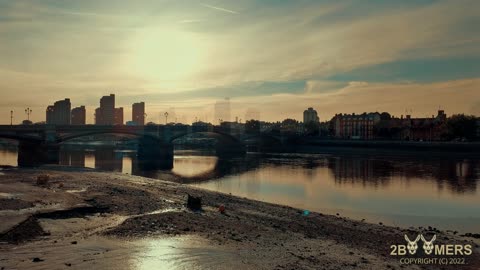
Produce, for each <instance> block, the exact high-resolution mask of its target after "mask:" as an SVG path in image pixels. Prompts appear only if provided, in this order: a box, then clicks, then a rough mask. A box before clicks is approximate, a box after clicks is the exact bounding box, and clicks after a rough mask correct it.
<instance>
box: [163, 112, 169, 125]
mask: <svg viewBox="0 0 480 270" xmlns="http://www.w3.org/2000/svg"><path fill="white" fill-rule="evenodd" d="M163 115H165V125H166V124H167V123H168V112H165V113H164V114H163Z"/></svg>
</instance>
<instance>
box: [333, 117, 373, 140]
mask: <svg viewBox="0 0 480 270" xmlns="http://www.w3.org/2000/svg"><path fill="white" fill-rule="evenodd" d="M332 122H333V131H334V136H335V137H336V138H342V139H362V140H370V139H373V138H374V137H375V136H374V130H373V128H374V126H375V125H376V124H377V123H378V122H380V114H379V113H363V114H336V115H335V116H334V117H333V119H332Z"/></svg>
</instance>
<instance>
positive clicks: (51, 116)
mask: <svg viewBox="0 0 480 270" xmlns="http://www.w3.org/2000/svg"><path fill="white" fill-rule="evenodd" d="M46 113H47V117H46V121H47V124H49V125H52V124H53V122H54V117H55V116H54V111H53V105H50V106H48V107H47V112H46Z"/></svg>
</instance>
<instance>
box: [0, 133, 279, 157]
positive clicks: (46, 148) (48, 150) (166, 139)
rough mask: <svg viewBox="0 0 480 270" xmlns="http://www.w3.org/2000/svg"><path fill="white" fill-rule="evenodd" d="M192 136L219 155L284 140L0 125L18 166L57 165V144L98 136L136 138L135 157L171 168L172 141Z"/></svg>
mask: <svg viewBox="0 0 480 270" xmlns="http://www.w3.org/2000/svg"><path fill="white" fill-rule="evenodd" d="M193 133H205V134H206V135H207V136H208V137H210V138H215V139H216V140H217V144H216V151H217V154H219V155H232V154H242V153H245V152H246V147H245V142H246V141H249V140H252V139H256V140H257V141H258V140H259V139H260V141H268V143H267V144H282V143H283V138H281V137H275V136H270V135H266V134H257V135H248V134H244V133H239V132H232V130H229V129H228V128H225V127H222V126H206V125H205V126H196V125H193V126H191V125H152V126H100V125H13V126H10V125H0V138H5V139H11V140H16V141H18V142H19V151H18V153H19V157H18V163H19V165H22V164H23V165H27V164H33V165H36V164H42V163H57V162H58V150H59V147H60V144H61V143H63V142H66V141H69V140H73V139H76V138H81V137H86V136H93V135H99V134H121V135H125V136H133V137H137V138H139V149H138V156H139V159H141V160H146V161H151V162H155V163H160V164H158V166H159V167H169V166H173V141H174V140H175V139H178V138H181V137H183V136H186V135H189V134H193Z"/></svg>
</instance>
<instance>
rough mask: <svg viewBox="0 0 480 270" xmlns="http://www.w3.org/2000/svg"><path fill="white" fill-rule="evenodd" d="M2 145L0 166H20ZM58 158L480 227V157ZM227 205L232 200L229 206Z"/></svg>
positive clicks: (362, 211) (181, 153)
mask: <svg viewBox="0 0 480 270" xmlns="http://www.w3.org/2000/svg"><path fill="white" fill-rule="evenodd" d="M16 159H17V152H16V149H15V148H14V147H0V165H12V166H16V165H17V160H16ZM60 164H62V165H67V166H76V167H88V168H96V169H100V170H105V171H115V172H122V173H128V174H134V175H141V176H146V177H150V178H158V179H167V180H172V181H180V182H184V183H188V184H190V185H194V186H197V187H200V188H205V189H209V190H214V191H219V192H224V193H231V194H233V195H237V196H241V197H246V198H249V199H255V200H261V201H265V202H271V203H278V204H283V205H288V206H292V207H296V208H300V209H305V210H310V211H318V212H322V213H327V214H334V215H336V214H338V215H340V216H345V217H350V218H353V219H358V220H361V219H365V220H366V221H367V222H375V223H378V222H382V223H383V224H388V225H392V226H401V227H411V226H414V227H418V226H432V227H436V228H439V229H449V230H457V231H460V232H474V233H478V232H480V191H479V188H478V186H479V184H480V158H478V157H464V156H463V155H461V154H460V155H451V154H421V155H419V154H418V153H404V152H402V153H396V152H393V153H388V152H382V153H377V152H375V151H368V152H364V151H359V150H352V151H325V152H322V151H319V153H303V154H300V153H282V154H257V153H248V154H247V155H246V156H244V157H238V158H233V159H228V160H224V159H220V158H218V157H217V156H215V154H214V153H211V152H208V151H207V152H206V151H187V150H176V151H175V158H174V168H173V169H171V170H147V169H145V168H143V167H142V166H141V164H139V162H138V161H137V159H136V153H135V151H128V150H115V149H113V148H108V147H83V148H81V149H78V148H76V149H67V148H62V150H61V155H60ZM227 207H228V205H227Z"/></svg>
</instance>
